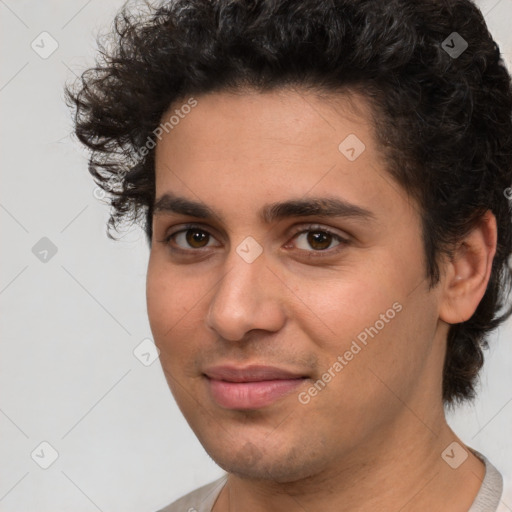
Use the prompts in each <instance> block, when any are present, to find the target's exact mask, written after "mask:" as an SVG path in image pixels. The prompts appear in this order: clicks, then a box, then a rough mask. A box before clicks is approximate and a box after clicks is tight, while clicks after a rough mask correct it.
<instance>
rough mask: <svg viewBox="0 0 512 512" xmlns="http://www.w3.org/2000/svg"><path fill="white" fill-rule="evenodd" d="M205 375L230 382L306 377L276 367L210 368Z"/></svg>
mask: <svg viewBox="0 0 512 512" xmlns="http://www.w3.org/2000/svg"><path fill="white" fill-rule="evenodd" d="M204 373H205V375H206V376H207V377H209V378H210V379H214V380H225V381H228V382H259V381H264V380H284V379H300V378H304V377H306V375H304V374H301V373H294V372H291V371H288V370H284V369H282V368H277V367H275V366H248V367H246V368H237V367H234V366H213V367H211V368H208V369H207V370H206V371H205V372H204Z"/></svg>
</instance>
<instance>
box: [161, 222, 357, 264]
mask: <svg viewBox="0 0 512 512" xmlns="http://www.w3.org/2000/svg"><path fill="white" fill-rule="evenodd" d="M194 229H195V230H197V231H200V232H203V233H207V234H208V235H209V236H212V235H211V233H209V232H208V231H207V230H206V229H204V228H203V227H202V226H201V225H198V224H185V225H184V226H183V227H182V229H180V230H178V231H174V232H173V233H170V234H169V235H167V236H166V237H165V238H164V239H163V240H160V242H161V243H163V244H164V245H166V246H168V247H169V248H170V249H171V250H172V251H174V252H179V253H191V252H200V251H201V249H182V248H181V247H178V248H176V247H172V246H171V243H170V242H171V240H172V239H173V237H175V236H176V235H179V234H180V233H186V232H187V231H189V230H194ZM308 232H318V233H324V234H328V235H330V236H332V237H333V238H334V239H336V241H338V242H339V244H338V245H337V246H335V247H333V248H331V249H322V250H311V251H308V250H306V249H299V251H302V252H305V253H308V256H307V257H309V258H315V257H322V256H326V255H327V256H332V255H333V253H336V252H338V250H339V249H341V248H342V247H343V246H345V245H347V244H348V243H349V241H348V240H347V239H346V238H343V237H342V236H340V235H338V234H337V233H335V232H333V231H331V230H330V229H328V228H325V227H322V226H318V225H316V224H311V225H309V226H307V227H306V228H305V229H297V231H295V232H294V233H293V234H292V237H293V238H296V237H297V236H298V235H302V234H303V233H308ZM340 246H341V247H340Z"/></svg>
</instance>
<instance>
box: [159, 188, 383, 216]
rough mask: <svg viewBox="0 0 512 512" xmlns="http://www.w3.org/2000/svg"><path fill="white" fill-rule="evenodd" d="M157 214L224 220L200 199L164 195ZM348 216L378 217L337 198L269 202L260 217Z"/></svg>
mask: <svg viewBox="0 0 512 512" xmlns="http://www.w3.org/2000/svg"><path fill="white" fill-rule="evenodd" d="M153 212H154V213H168V214H172V213H176V214H182V215H187V216H190V217H197V218H200V219H205V220H217V221H219V222H221V223H224V219H223V217H222V215H220V214H219V213H217V212H215V211H214V210H213V209H212V208H210V207H209V206H207V205H206V204H204V203H201V202H199V201H194V200H191V199H187V198H185V197H179V196H175V195H173V194H169V193H166V194H163V195H162V196H161V197H160V198H158V199H157V200H156V201H155V203H154V205H153ZM311 215H315V216H319V217H345V218H355V219H361V220H368V221H371V220H376V216H375V214H374V213H373V212H371V211H370V210H367V209H365V208H362V207H361V206H357V205H355V204H352V203H349V202H347V201H345V200H342V199H339V198H336V197H311V198H308V199H303V198H299V199H290V200H288V201H284V202H278V203H269V204H266V205H264V206H263V208H262V209H261V210H260V212H259V217H260V219H261V220H262V222H263V223H265V224H271V223H272V222H274V221H276V220H281V219H286V218H290V217H307V216H311Z"/></svg>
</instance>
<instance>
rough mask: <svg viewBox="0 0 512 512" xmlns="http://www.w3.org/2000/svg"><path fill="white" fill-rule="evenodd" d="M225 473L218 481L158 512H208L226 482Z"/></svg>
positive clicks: (200, 488)
mask: <svg viewBox="0 0 512 512" xmlns="http://www.w3.org/2000/svg"><path fill="white" fill-rule="evenodd" d="M227 477H228V475H227V473H226V474H225V475H223V476H222V477H220V478H219V479H218V480H215V481H214V482H211V483H209V484H206V485H203V486H202V487H199V488H198V489H196V490H194V491H192V492H189V493H188V494H186V495H185V496H183V497H182V498H180V499H179V500H177V501H175V502H173V503H171V504H170V505H167V507H165V508H162V509H160V510H159V511H158V512H210V511H211V509H212V507H213V504H214V503H215V500H216V499H217V497H218V496H219V494H220V491H221V489H222V488H223V487H224V484H225V483H226V480H227Z"/></svg>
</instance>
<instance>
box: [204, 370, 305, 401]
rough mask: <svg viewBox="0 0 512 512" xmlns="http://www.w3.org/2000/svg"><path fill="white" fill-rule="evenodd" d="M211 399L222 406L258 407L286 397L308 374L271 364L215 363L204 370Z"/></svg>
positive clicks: (302, 382) (301, 383)
mask: <svg viewBox="0 0 512 512" xmlns="http://www.w3.org/2000/svg"><path fill="white" fill-rule="evenodd" d="M204 376H205V378H206V382H207V385H208V391H209V393H210V396H211V398H212V399H213V401H214V402H216V403H217V405H219V406H220V407H223V408H225V409H240V410H250V409H260V408H262V407H265V406H268V405H270V404H272V403H274V402H275V401H277V400H279V399H280V398H283V397H285V396H286V395H288V394H290V393H291V392H292V391H294V390H296V389H297V388H298V387H299V386H301V385H303V384H304V382H305V381H306V380H308V377H307V376H305V375H303V374H300V373H297V372H291V371H289V370H285V369H283V368H277V367H272V366H250V367H245V368H239V367H238V368H237V367H234V366H217V367H212V368H209V369H207V370H206V371H205V372H204Z"/></svg>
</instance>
